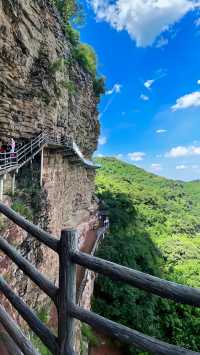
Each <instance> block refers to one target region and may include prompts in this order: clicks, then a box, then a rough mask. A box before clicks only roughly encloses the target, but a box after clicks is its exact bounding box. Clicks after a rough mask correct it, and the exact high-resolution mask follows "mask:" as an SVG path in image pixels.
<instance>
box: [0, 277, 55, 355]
mask: <svg viewBox="0 0 200 355" xmlns="http://www.w3.org/2000/svg"><path fill="white" fill-rule="evenodd" d="M0 291H1V292H2V293H3V294H4V295H5V296H6V298H7V299H8V300H9V301H10V303H11V304H12V305H13V306H14V307H15V309H16V310H17V311H18V313H19V314H20V315H21V316H22V318H23V319H24V320H25V321H26V322H27V323H28V325H29V326H30V328H31V329H32V330H33V332H34V333H35V334H36V335H37V336H38V337H39V338H40V339H41V340H42V341H43V343H44V344H45V345H46V346H47V347H48V349H49V350H50V351H51V352H52V353H53V354H56V351H58V345H57V341H56V337H55V336H54V335H53V334H52V333H51V332H50V330H49V329H48V328H47V327H46V326H45V325H44V324H43V323H42V322H41V320H40V319H39V318H38V317H37V316H36V315H35V313H34V312H33V311H31V310H30V308H29V307H28V306H27V305H26V304H25V303H24V302H23V301H22V300H21V298H20V297H19V296H17V295H16V294H15V293H14V292H13V291H12V290H11V288H10V287H9V286H8V284H7V282H6V281H5V280H4V279H3V277H2V276H0Z"/></svg>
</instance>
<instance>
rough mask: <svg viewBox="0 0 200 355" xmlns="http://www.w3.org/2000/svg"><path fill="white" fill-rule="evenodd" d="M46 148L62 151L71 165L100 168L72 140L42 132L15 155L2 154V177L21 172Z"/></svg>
mask: <svg viewBox="0 0 200 355" xmlns="http://www.w3.org/2000/svg"><path fill="white" fill-rule="evenodd" d="M45 146H46V147H49V148H53V149H59V150H61V151H62V152H63V154H64V156H66V157H67V158H68V159H69V161H70V162H71V163H74V164H80V165H83V166H84V167H85V168H88V169H96V168H98V167H99V166H98V165H95V164H94V163H93V162H92V161H91V160H88V159H86V158H85V157H84V156H83V154H82V152H81V151H80V149H79V147H78V146H77V144H76V143H75V142H74V140H73V139H72V138H70V137H62V136H58V135H57V136H56V135H54V134H50V133H47V132H42V133H41V134H39V135H38V136H37V137H36V138H34V139H33V140H31V141H30V143H27V144H25V145H23V146H22V147H20V148H19V149H17V150H16V151H15V153H0V176H1V175H5V174H6V173H10V172H14V171H17V170H19V169H20V168H21V167H23V166H24V165H25V164H27V163H28V162H29V161H31V160H33V159H34V157H35V156H36V155H37V154H39V153H40V152H41V151H42V149H43V148H44V147H45Z"/></svg>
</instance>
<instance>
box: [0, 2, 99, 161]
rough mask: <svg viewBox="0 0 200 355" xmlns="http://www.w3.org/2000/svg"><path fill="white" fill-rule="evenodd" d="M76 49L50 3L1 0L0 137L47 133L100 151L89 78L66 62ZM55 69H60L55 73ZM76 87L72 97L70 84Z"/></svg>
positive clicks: (83, 147)
mask: <svg viewBox="0 0 200 355" xmlns="http://www.w3.org/2000/svg"><path fill="white" fill-rule="evenodd" d="M71 55H72V46H71V44H70V42H67V41H66V39H65V36H64V34H63V31H62V28H61V25H60V23H59V18H58V16H57V15H56V12H55V9H53V8H52V6H51V5H50V2H49V1H48V0H26V1H24V0H1V1H0V73H1V75H0V108H1V110H0V132H1V134H3V136H4V137H5V136H9V137H10V136H13V137H15V138H18V139H22V138H31V137H33V136H34V135H36V134H37V133H39V132H41V130H43V129H45V128H47V129H48V130H53V131H54V132H55V131H57V132H62V134H71V135H72V136H73V137H74V139H75V141H76V142H77V144H78V145H79V146H80V148H81V150H82V151H83V153H84V154H85V155H86V156H90V155H91V154H92V152H93V151H94V150H95V149H96V145H97V138H98V133H99V123H98V118H97V117H98V115H97V110H96V104H97V99H96V98H95V95H94V91H93V83H92V80H91V77H90V75H88V74H87V73H86V72H84V71H83V69H82V68H81V67H80V66H79V65H78V64H77V63H75V62H74V63H73V64H69V65H67V64H66V65H63V66H62V68H58V63H59V61H61V60H62V59H63V58H64V59H65V62H66V63H68V61H69V60H70V58H71ZM56 66H57V70H55V68H56ZM71 82H72V83H73V94H72V93H71V91H72V89H71V87H70V83H71Z"/></svg>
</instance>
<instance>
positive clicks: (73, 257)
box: [0, 203, 200, 355]
mask: <svg viewBox="0 0 200 355" xmlns="http://www.w3.org/2000/svg"><path fill="white" fill-rule="evenodd" d="M0 212H1V213H3V214H4V215H5V216H7V217H8V218H9V219H10V220H12V221H13V222H14V223H16V224H17V225H19V226H20V227H21V228H22V229H24V230H25V231H27V232H28V233H30V234H31V235H32V236H34V237H35V238H36V239H37V240H39V241H40V242H42V243H43V244H45V245H46V246H47V247H48V248H51V249H52V250H53V251H54V252H55V253H57V254H58V256H59V283H58V286H55V285H54V284H53V283H52V282H51V281H50V280H48V279H47V278H46V277H45V276H44V275H42V274H41V273H40V272H39V271H38V270H37V269H36V268H35V267H34V266H33V265H31V263H30V262H29V261H28V260H26V259H25V258H24V257H23V256H22V255H20V254H19V253H18V252H17V250H16V249H15V248H14V247H12V246H10V245H9V243H8V242H7V241H5V239H4V238H2V237H0V249H1V250H2V251H3V252H4V253H5V254H6V255H7V256H8V257H9V258H10V259H11V260H12V261H13V262H14V263H15V264H17V266H18V267H19V268H20V269H21V270H22V271H23V272H24V273H25V274H26V275H27V276H29V277H30V278H31V280H32V281H33V282H34V283H35V284H36V285H37V286H39V287H40V289H41V290H42V291H44V292H45V293H46V294H47V295H48V296H49V298H50V299H51V300H52V302H54V304H55V306H56V309H57V313H58V334H57V335H56V336H55V335H54V334H52V332H51V331H50V329H49V328H48V327H47V326H46V325H44V324H43V323H42V322H41V321H40V320H39V318H38V317H37V316H36V315H35V313H34V312H33V311H32V310H31V309H30V308H29V307H28V306H27V305H26V304H25V303H24V302H23V301H22V300H21V298H20V297H19V296H17V295H16V294H15V292H14V291H13V290H12V289H11V288H10V287H9V285H8V283H7V282H6V281H5V280H4V279H3V277H2V276H0V291H1V292H2V293H3V294H4V296H5V297H6V298H7V299H8V300H9V301H10V303H11V304H12V305H13V307H14V308H15V309H16V310H17V311H18V313H19V314H20V315H21V316H22V318H23V319H24V320H25V321H26V322H27V323H28V325H29V326H30V328H31V329H32V331H33V332H34V333H35V334H36V335H37V336H38V337H39V338H40V339H41V341H42V342H43V343H44V344H45V345H46V347H47V348H48V349H49V350H50V352H51V353H52V354H55V355H75V352H74V346H75V336H76V334H75V324H76V322H75V320H76V319H78V320H80V321H82V322H84V323H87V324H89V325H90V326H91V327H93V328H94V329H96V330H97V331H98V332H100V333H102V334H106V335H108V336H111V337H113V338H114V339H117V340H119V341H121V342H125V343H128V344H131V345H133V346H135V347H136V348H139V349H141V350H143V351H145V352H149V353H152V354H156V355H159V354H160V355H200V353H198V352H195V351H192V350H188V349H185V348H182V347H179V346H177V345H172V344H169V343H166V342H164V341H162V340H158V339H156V338H154V337H151V336H148V335H145V334H143V333H141V332H138V331H136V330H133V329H130V328H128V327H125V326H123V325H121V324H118V323H116V322H113V321H111V320H109V319H106V318H104V317H101V316H99V315H98V314H95V313H94V312H91V311H87V310H85V309H83V308H82V307H80V306H79V304H78V301H77V290H76V284H77V282H76V274H77V272H76V266H77V265H79V266H81V267H84V268H85V269H86V270H87V269H89V270H91V271H94V272H97V273H101V274H102V275H104V276H107V277H110V278H111V279H112V280H114V281H116V282H118V281H120V282H124V283H127V284H128V285H130V286H132V287H136V288H138V289H140V290H143V291H146V292H148V293H152V294H155V295H157V296H159V297H162V298H167V299H170V300H173V301H175V302H178V303H181V304H188V305H191V306H193V307H200V289H198V288H193V287H188V286H184V285H180V284H177V283H175V282H170V281H167V280H163V279H160V278H158V277H155V276H151V275H149V274H146V273H143V272H140V271H137V270H133V269H129V268H127V267H124V266H121V265H118V264H115V263H112V262H109V261H106V260H103V259H100V258H97V257H95V256H93V255H89V254H87V253H83V252H81V251H80V250H78V248H77V245H78V243H77V242H78V235H77V232H76V231H75V230H63V231H62V233H61V237H60V239H57V238H55V237H53V236H52V235H50V234H49V233H47V232H45V231H43V230H42V229H40V228H39V227H38V226H35V225H33V224H32V223H30V222H28V221H27V220H26V219H24V218H23V217H21V216H20V215H19V214H17V213H16V212H14V211H13V210H11V209H10V208H8V207H6V206H5V205H4V204H3V203H0ZM0 321H1V323H2V324H3V326H4V328H5V329H6V330H7V332H8V333H9V335H10V336H11V337H12V338H13V340H14V341H15V343H16V344H17V346H18V347H19V348H20V349H21V351H22V352H23V354H25V355H36V354H37V355H38V352H37V350H36V349H34V347H33V345H32V344H31V343H30V341H29V340H28V339H27V338H26V337H25V335H24V334H23V332H22V331H21V329H20V328H19V326H18V325H17V324H16V323H15V322H14V321H13V320H12V319H11V317H10V316H9V315H8V314H7V313H6V311H5V309H4V308H3V307H2V306H0Z"/></svg>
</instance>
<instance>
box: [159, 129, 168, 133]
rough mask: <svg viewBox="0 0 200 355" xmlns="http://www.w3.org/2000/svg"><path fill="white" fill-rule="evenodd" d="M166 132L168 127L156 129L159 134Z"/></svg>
mask: <svg viewBox="0 0 200 355" xmlns="http://www.w3.org/2000/svg"><path fill="white" fill-rule="evenodd" d="M166 132H167V130H166V129H157V130H156V133H158V134H161V133H166Z"/></svg>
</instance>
